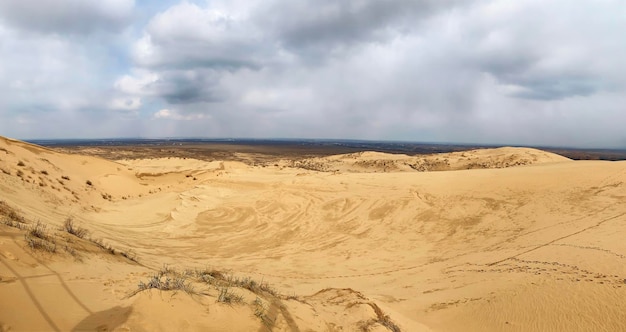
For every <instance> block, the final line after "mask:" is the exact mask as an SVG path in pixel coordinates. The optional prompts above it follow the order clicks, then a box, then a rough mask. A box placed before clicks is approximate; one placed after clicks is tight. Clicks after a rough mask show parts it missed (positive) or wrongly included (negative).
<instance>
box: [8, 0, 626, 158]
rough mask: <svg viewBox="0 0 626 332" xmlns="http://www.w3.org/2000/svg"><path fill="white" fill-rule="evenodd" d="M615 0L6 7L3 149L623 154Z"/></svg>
mask: <svg viewBox="0 0 626 332" xmlns="http://www.w3.org/2000/svg"><path fill="white" fill-rule="evenodd" d="M625 31H626V5H625V4H624V2H623V1H620V0H498V1H489V0H476V1H473V0H342V1H335V0H298V1H295V0H212V1H191V0H188V1H168V0H161V1H158V0H157V1H154V0H153V1H148V0H136V1H133V0H98V1H91V0H46V1H39V0H0V135H2V136H8V137H14V138H20V139H36V138H111V137H146V138H148V137H150V138H161V137H207V138H214V137H220V138H328V139H333V138H336V139H366V140H394V141H395V140H398V141H417V142H454V143H476V144H496V145H534V146H572V147H603V148H626V60H625V59H626V38H625V35H624V32H625Z"/></svg>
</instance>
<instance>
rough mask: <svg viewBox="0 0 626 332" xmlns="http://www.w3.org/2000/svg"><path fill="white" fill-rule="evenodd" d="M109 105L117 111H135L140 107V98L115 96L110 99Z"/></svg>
mask: <svg viewBox="0 0 626 332" xmlns="http://www.w3.org/2000/svg"><path fill="white" fill-rule="evenodd" d="M110 107H111V109H113V110H117V111H136V110H138V109H139V108H140V107H141V98H139V97H126V98H115V99H113V100H112V101H111V104H110Z"/></svg>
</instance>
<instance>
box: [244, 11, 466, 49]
mask: <svg viewBox="0 0 626 332" xmlns="http://www.w3.org/2000/svg"><path fill="white" fill-rule="evenodd" d="M455 2H458V1H450V0H445V1H434V0H380V1H362V0H346V1H333V0H319V1H271V2H270V3H269V4H268V5H266V6H265V7H264V8H263V9H262V10H260V12H259V13H257V15H256V20H257V21H258V22H259V25H261V26H264V27H269V29H270V30H271V31H272V32H273V33H274V34H275V35H276V36H278V38H279V40H280V42H281V43H282V44H283V45H285V46H286V47H287V48H290V49H295V50H298V49H301V48H302V49H305V50H309V51H310V50H311V49H312V48H318V47H320V48H328V47H331V48H332V47H336V46H341V45H344V46H345V45H350V44H353V43H358V42H371V41H376V40H382V39H386V38H389V37H393V36H394V35H395V34H396V33H398V32H403V31H406V32H409V31H411V30H413V29H415V28H416V27H417V26H418V25H419V23H420V20H422V19H424V18H427V17H428V16H429V15H432V14H433V13H434V12H437V11H438V10H442V9H450V8H451V5H453V4H454V3H455Z"/></svg>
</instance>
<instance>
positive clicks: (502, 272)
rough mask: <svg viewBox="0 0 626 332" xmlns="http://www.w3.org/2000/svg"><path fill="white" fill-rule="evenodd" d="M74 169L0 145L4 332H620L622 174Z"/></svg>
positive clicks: (625, 324)
mask: <svg viewBox="0 0 626 332" xmlns="http://www.w3.org/2000/svg"><path fill="white" fill-rule="evenodd" d="M172 149H173V150H175V148H172ZM95 150H97V149H96V148H94V151H91V152H93V154H97V152H98V151H95ZM88 152H89V151H81V154H70V153H65V152H59V151H58V150H51V149H47V148H42V147H39V146H35V145H31V144H27V143H24V142H20V141H15V140H10V139H5V138H0V221H1V222H0V331H39V330H41V331H55V330H56V331H69V330H76V331H82V330H92V331H93V330H98V331H184V330H187V331H270V330H271V331H626V301H625V300H624V299H625V298H626V241H624V235H625V234H626V184H625V182H626V162H622V161H616V162H608V161H572V160H570V159H567V158H565V157H561V156H558V155H555V154H551V153H548V152H543V151H539V150H534V149H526V148H499V149H485V150H473V151H464V152H454V153H448V154H437V155H426V156H407V155H397V154H396V155H393V154H384V153H377V152H359V153H350V154H341V155H333V156H306V157H302V156H300V157H298V158H295V157H294V158H291V157H289V156H285V155H271V156H268V155H263V154H259V153H257V152H254V151H244V152H239V153H235V154H232V153H230V154H227V155H226V154H225V155H224V157H225V158H223V159H219V158H217V159H216V158H213V159H205V160H200V159H201V158H188V157H186V156H177V155H176V153H168V152H167V151H162V150H161V151H160V153H155V154H154V155H150V153H149V151H148V152H146V153H142V154H141V155H139V157H140V159H136V157H137V156H138V155H137V154H133V153H130V152H129V153H126V154H117V155H116V158H115V159H116V160H111V159H109V160H108V159H103V158H99V157H94V156H90V155H85V153H88ZM100 152H101V151H100ZM294 153H296V152H294ZM168 155H169V157H168ZM233 156H236V158H234V157H233ZM226 157H228V158H226Z"/></svg>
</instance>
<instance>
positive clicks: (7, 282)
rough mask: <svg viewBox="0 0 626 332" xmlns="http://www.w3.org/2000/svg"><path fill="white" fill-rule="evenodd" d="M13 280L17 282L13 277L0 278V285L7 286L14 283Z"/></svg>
mask: <svg viewBox="0 0 626 332" xmlns="http://www.w3.org/2000/svg"><path fill="white" fill-rule="evenodd" d="M15 280H17V278H15V277H6V276H0V284H1V283H5V284H9V283H12V282H15ZM0 331H2V330H0Z"/></svg>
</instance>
